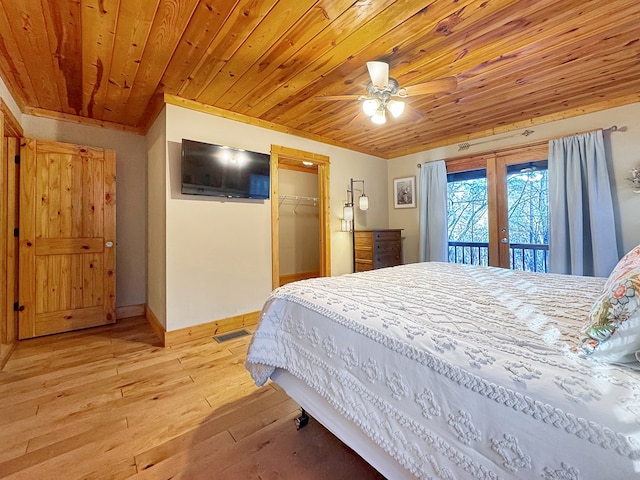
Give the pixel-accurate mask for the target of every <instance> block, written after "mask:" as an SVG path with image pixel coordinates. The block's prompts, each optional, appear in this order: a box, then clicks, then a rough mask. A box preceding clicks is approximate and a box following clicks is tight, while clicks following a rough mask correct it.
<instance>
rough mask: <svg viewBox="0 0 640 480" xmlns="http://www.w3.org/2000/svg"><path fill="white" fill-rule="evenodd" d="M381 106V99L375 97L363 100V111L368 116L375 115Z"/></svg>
mask: <svg viewBox="0 0 640 480" xmlns="http://www.w3.org/2000/svg"><path fill="white" fill-rule="evenodd" d="M379 106H380V101H379V100H377V99H375V98H370V99H368V100H365V101H364V102H362V111H363V112H364V113H366V114H367V116H369V117H371V116H373V115H374V114H375V113H376V112H377V111H378V107H379Z"/></svg>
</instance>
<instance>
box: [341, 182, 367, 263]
mask: <svg viewBox="0 0 640 480" xmlns="http://www.w3.org/2000/svg"><path fill="white" fill-rule="evenodd" d="M354 183H362V195H360V198H359V199H358V207H359V208H360V210H362V211H365V210H369V197H367V195H366V194H365V193H364V180H354V179H353V178H352V179H351V180H350V181H349V189H348V190H347V202H346V203H345V204H344V207H343V208H342V227H341V230H342V231H343V232H351V258H352V259H353V271H354V272H355V271H356V255H355V246H356V234H355V219H354V215H355V209H354V202H355V193H354V192H355V189H354V186H353V184H354Z"/></svg>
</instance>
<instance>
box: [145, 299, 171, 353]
mask: <svg viewBox="0 0 640 480" xmlns="http://www.w3.org/2000/svg"><path fill="white" fill-rule="evenodd" d="M144 316H145V318H146V319H147V322H149V325H151V328H152V329H153V332H154V333H155V334H156V336H157V337H158V338H159V339H160V342H161V343H162V346H163V347H166V346H167V339H166V333H167V332H166V331H165V329H164V326H163V325H162V324H161V323H160V320H158V317H156V316H155V314H154V313H153V311H151V309H150V308H149V305H146V304H145V306H144Z"/></svg>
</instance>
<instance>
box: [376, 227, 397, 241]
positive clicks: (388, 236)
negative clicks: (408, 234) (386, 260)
mask: <svg viewBox="0 0 640 480" xmlns="http://www.w3.org/2000/svg"><path fill="white" fill-rule="evenodd" d="M387 240H398V241H400V230H386V231H374V232H373V241H374V242H377V241H380V242H384V241H387Z"/></svg>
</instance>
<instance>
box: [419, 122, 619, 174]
mask: <svg viewBox="0 0 640 480" xmlns="http://www.w3.org/2000/svg"><path fill="white" fill-rule="evenodd" d="M596 130H597V129H596ZM626 130H627V128H626V127H618V126H617V125H611V126H610V127H608V128H603V129H602V131H603V132H624V131H626ZM525 131H526V130H525ZM588 131H591V132H593V131H594V130H588ZM581 133H587V132H578V133H572V134H571V135H580V134H581ZM558 138H562V137H554V138H548V139H546V140H539V141H537V142H535V143H527V144H526V145H517V146H513V147H505V148H500V149H497V150H489V151H487V152H479V153H475V154H472V155H470V156H474V155H480V154H482V153H500V152H508V151H509V150H517V149H519V148H523V147H535V146H538V145H542V144H544V143H548V142H549V141H551V140H557V139H558ZM458 158H464V157H458ZM418 168H422V163H418Z"/></svg>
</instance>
